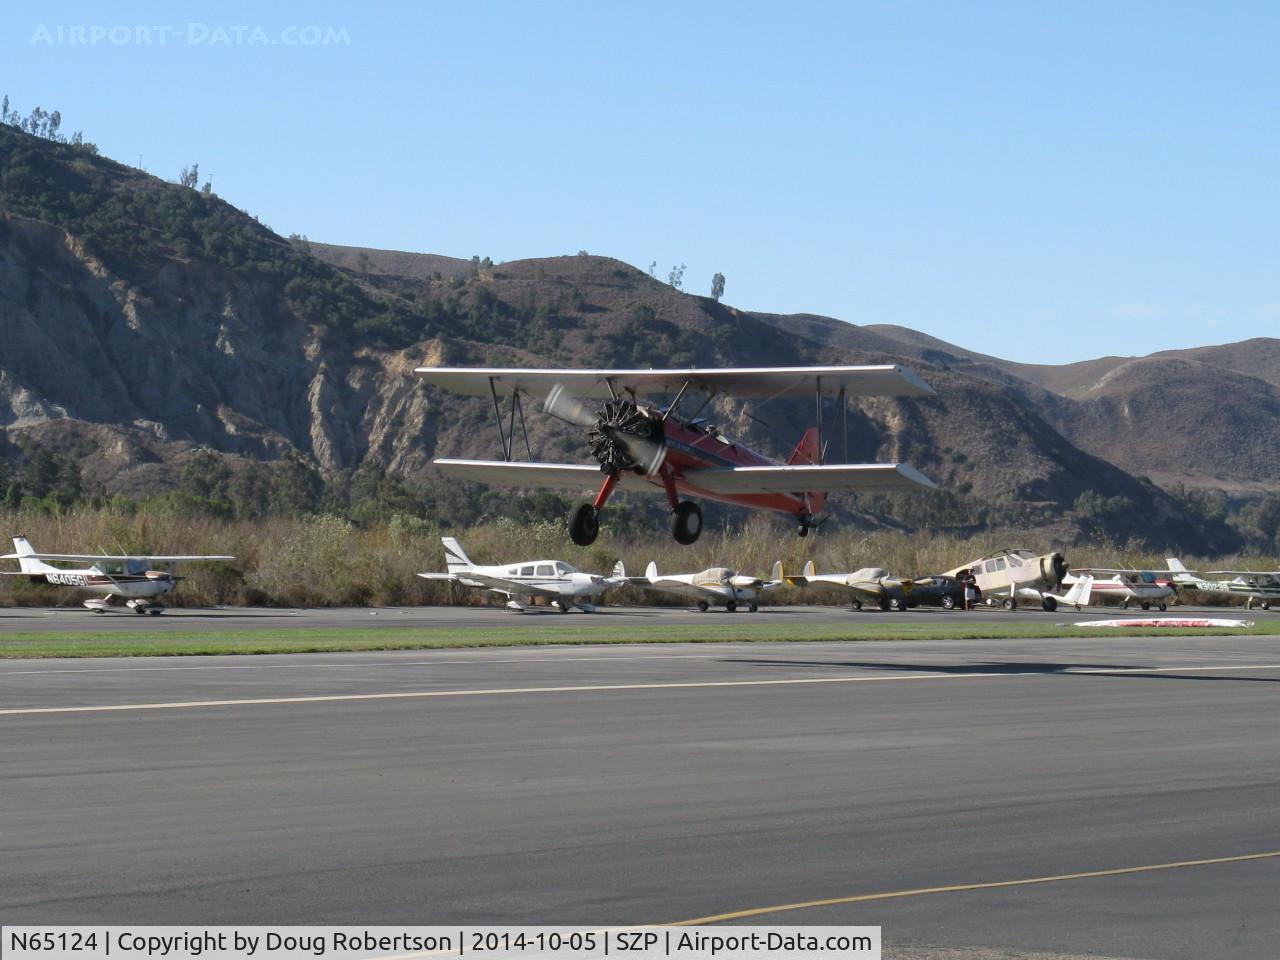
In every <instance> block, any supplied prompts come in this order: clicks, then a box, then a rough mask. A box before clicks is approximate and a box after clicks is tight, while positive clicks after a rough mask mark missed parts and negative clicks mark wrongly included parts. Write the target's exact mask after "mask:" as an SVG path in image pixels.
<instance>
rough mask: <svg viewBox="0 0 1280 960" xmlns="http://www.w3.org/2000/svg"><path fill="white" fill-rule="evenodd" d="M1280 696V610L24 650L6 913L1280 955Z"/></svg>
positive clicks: (0, 860)
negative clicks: (749, 929) (837, 630)
mask: <svg viewBox="0 0 1280 960" xmlns="http://www.w3.org/2000/svg"><path fill="white" fill-rule="evenodd" d="M842 615H844V616H849V614H847V613H844V614H842ZM912 616H914V615H912ZM1006 616H1007V615H1006ZM1036 616H1037V618H1039V616H1040V615H1036ZM122 619H123V618H122ZM138 619H139V620H142V618H138ZM175 619H177V618H175ZM562 619H563V621H564V622H573V621H574V620H576V619H581V620H584V621H590V620H591V618H589V617H581V618H575V617H565V618H562ZM96 622H99V621H97V620H95V623H96ZM1278 695H1280V638H1277V637H1260V636H1241V637H1212V638H1196V637H1181V636H1178V637H1154V638H1138V637H1107V638H1090V637H1085V638H1081V637H1072V638H1070V639H1061V640H1002V641H945V642H932V641H916V642H911V643H897V644H895V643H868V642H863V643H858V644H839V643H813V644H777V645H775V644H725V645H715V646H714V647H707V646H701V645H697V644H681V645H671V646H666V645H664V646H663V647H661V648H654V647H643V646H622V647H540V648H531V647H526V648H502V649H487V650H466V651H460V650H442V651H431V652H424V651H405V652H398V653H388V652H379V653H368V654H341V655H334V654H329V655H306V656H299V655H295V656H260V657H217V658H194V657H193V658H182V659H119V660H29V661H18V660H10V661H2V662H0V776H2V777H3V779H2V780H0V783H2V784H3V788H2V792H0V922H4V923H64V924H65V923H95V924H102V923H108V922H110V923H128V924H160V923H170V924H176V923H197V922H199V923H240V924H250V923H325V924H328V923H335V924H341V923H359V924H368V923H455V922H456V923H573V924H615V923H622V924H638V923H661V922H674V921H680V920H691V919H696V918H708V917H714V918H720V922H729V923H733V922H750V923H780V924H798V923H808V924H820V923H840V924H842V923H870V924H880V925H882V926H883V928H884V933H885V940H886V943H887V944H889V945H891V946H890V948H889V949H887V950H886V953H885V955H886V956H887V957H925V956H928V957H946V958H953V957H962V956H963V957H970V956H992V955H994V956H1018V957H1021V956H1025V955H1027V954H1029V953H1031V952H1033V951H1041V952H1044V953H1046V954H1049V955H1052V956H1061V955H1082V954H1088V955H1090V956H1105V957H1136V958H1169V960H1182V958H1186V960H1191V958H1195V960H1201V958H1205V957H1214V958H1258V960H1274V958H1275V956H1276V955H1277V945H1278V944H1280V911H1277V910H1276V904H1277V903H1280V806H1278V805H1277V803H1276V798H1277V796H1278V795H1280V737H1277V727H1276V720H1277V696H1278ZM1273 854H1274V855H1276V856H1272V855H1273ZM1055 878H1057V879H1055ZM1067 878H1070V879H1067ZM1026 881H1043V882H1026ZM926 891H934V892H926ZM868 897H874V898H876V899H866V898H868ZM831 900H835V901H837V902H834V903H828V904H827V905H824V906H810V907H804V908H799V909H794V910H789V911H783V912H778V911H776V909H774V908H777V907H778V906H780V905H786V904H799V903H810V902H813V901H831ZM752 910H765V911H766V912H764V913H762V914H759V915H755V916H752V915H749V914H745V913H744V911H752ZM928 945H933V946H931V947H930V946H928ZM969 948H973V950H970V949H969ZM979 948H983V949H987V950H991V951H995V953H994V954H989V953H983V952H981V951H980V949H979ZM957 951H958V952H957ZM974 951H978V952H974Z"/></svg>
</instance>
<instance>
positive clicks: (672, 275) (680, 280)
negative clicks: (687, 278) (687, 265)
mask: <svg viewBox="0 0 1280 960" xmlns="http://www.w3.org/2000/svg"><path fill="white" fill-rule="evenodd" d="M667 283H669V284H671V286H673V287H675V288H676V289H677V290H679V289H680V288H681V287H683V286H684V264H683V263H682V264H680V266H678V267H672V268H671V271H670V272H669V273H668V274H667Z"/></svg>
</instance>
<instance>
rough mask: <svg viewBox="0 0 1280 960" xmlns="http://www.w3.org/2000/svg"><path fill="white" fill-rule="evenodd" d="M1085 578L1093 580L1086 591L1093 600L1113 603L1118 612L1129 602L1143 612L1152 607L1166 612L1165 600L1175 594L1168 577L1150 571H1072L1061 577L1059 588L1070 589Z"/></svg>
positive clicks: (1166, 602) (1103, 569) (1106, 569)
mask: <svg viewBox="0 0 1280 960" xmlns="http://www.w3.org/2000/svg"><path fill="white" fill-rule="evenodd" d="M1085 577H1091V578H1092V579H1093V583H1092V584H1091V587H1090V590H1091V592H1092V595H1093V596H1094V597H1096V598H1098V599H1101V600H1115V601H1117V602H1118V603H1119V606H1120V609H1121V610H1127V609H1129V604H1131V603H1137V604H1139V605H1140V606H1141V607H1142V609H1143V610H1150V609H1151V608H1152V607H1153V606H1154V607H1156V608H1157V609H1159V610H1167V609H1168V607H1169V604H1168V599H1169V597H1172V596H1173V595H1174V593H1175V590H1174V587H1173V586H1172V583H1171V579H1172V578H1171V577H1170V576H1169V574H1167V573H1163V572H1157V571H1153V570H1121V569H1113V568H1110V567H1089V568H1084V569H1080V570H1072V571H1071V572H1070V573H1068V574H1067V575H1066V576H1065V577H1063V578H1062V585H1063V586H1064V587H1072V586H1074V585H1075V584H1076V583H1078V582H1079V581H1080V580H1082V579H1083V578H1085ZM1087 602H1088V601H1086V603H1087Z"/></svg>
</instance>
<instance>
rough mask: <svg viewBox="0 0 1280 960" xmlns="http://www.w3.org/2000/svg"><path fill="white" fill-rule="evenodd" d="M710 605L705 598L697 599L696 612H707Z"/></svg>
mask: <svg viewBox="0 0 1280 960" xmlns="http://www.w3.org/2000/svg"><path fill="white" fill-rule="evenodd" d="M710 606H711V604H709V603H707V601H705V600H699V601H698V612H699V613H706V612H707V608H708V607H710Z"/></svg>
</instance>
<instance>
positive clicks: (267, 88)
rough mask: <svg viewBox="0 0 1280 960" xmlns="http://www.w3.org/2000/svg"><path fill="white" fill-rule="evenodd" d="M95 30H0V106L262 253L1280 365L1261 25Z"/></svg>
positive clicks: (46, 17)
mask: <svg viewBox="0 0 1280 960" xmlns="http://www.w3.org/2000/svg"><path fill="white" fill-rule="evenodd" d="M105 10H107V8H105V7H104V6H103V5H101V4H78V3H64V4H59V5H57V6H56V7H55V6H53V5H50V4H47V3H34V2H27V0H18V2H12V0H11V2H9V3H8V4H6V7H5V11H4V16H3V19H2V20H0V92H5V93H8V95H9V97H10V99H11V101H12V103H13V106H15V107H17V108H19V109H21V110H23V111H24V112H26V111H28V110H29V109H30V108H31V107H33V106H36V105H37V104H38V105H40V106H43V107H45V108H46V109H53V108H57V109H60V110H61V111H62V114H63V117H64V127H66V128H69V129H71V130H74V129H77V128H78V129H83V130H84V131H85V135H86V137H87V138H88V139H91V140H93V141H95V142H96V143H98V144H99V146H100V147H101V148H102V150H103V152H104V153H106V154H107V155H109V156H112V157H114V158H116V159H118V160H121V161H124V162H127V163H133V164H137V163H138V162H139V158H141V162H142V165H143V166H144V167H145V168H146V169H147V170H149V171H151V172H153V173H156V174H158V175H161V176H164V177H167V178H170V179H173V178H176V177H177V175H178V172H179V170H180V169H181V168H182V167H183V166H185V165H187V164H190V163H192V162H198V163H199V164H200V171H201V174H202V179H203V178H205V177H207V178H209V179H211V180H212V182H213V186H214V189H215V190H216V191H217V192H218V193H219V194H220V195H222V196H223V197H225V198H226V199H228V200H230V201H231V202H232V203H234V204H236V205H237V206H239V207H242V208H243V209H246V210H248V211H250V212H251V213H254V214H256V215H258V216H259V217H260V218H261V220H262V221H263V222H264V223H266V224H268V225H270V226H271V227H272V228H274V229H275V230H277V231H278V232H280V233H283V234H288V233H293V232H297V233H302V234H306V235H307V236H308V237H310V238H311V239H313V240H323V241H327V242H333V243H346V244H353V245H360V246H370V247H384V248H390V249H403V250H417V251H425V252H433V253H444V254H450V255H454V256H461V257H469V256H471V255H472V254H479V255H481V256H490V257H493V259H495V260H511V259H516V258H521V257H534V256H550V255H555V254H563V253H575V252H577V251H578V250H580V249H586V250H589V251H591V252H592V253H599V254H606V255H609V256H614V257H618V258H620V259H622V260H626V261H628V262H630V263H633V264H635V265H637V266H639V267H641V268H644V269H647V268H648V265H649V263H650V262H651V261H654V260H656V261H658V265H659V266H658V273H659V275H661V276H665V274H666V272H667V270H668V269H669V268H670V267H671V266H672V265H674V264H678V263H684V264H687V267H688V269H687V271H686V274H685V277H686V280H685V288H686V289H688V290H691V291H694V292H699V293H706V292H707V291H708V288H709V286H710V280H711V276H712V274H713V273H715V272H716V271H722V272H723V273H724V274H725V275H726V277H727V281H728V282H727V289H726V295H725V300H726V301H727V302H729V303H732V304H734V305H736V306H740V307H744V308H748V309H756V310H769V311H776V312H811V313H822V314H827V315H830V316H834V317H839V318H841V319H844V320H848V321H850V322H853V323H859V324H867V323H897V324H902V325H904V326H909V327H913V328H915V329H918V330H923V331H925V332H927V333H931V334H933V335H935V336H939V337H942V338H944V339H947V340H951V341H953V342H956V343H959V344H961V345H963V346H966V347H969V348H972V349H978V350H983V351H988V352H991V353H995V354H997V355H1000V356H1005V357H1009V358H1011V359H1018V360H1026V361H1032V362H1051V363H1052V362H1065V361H1070V360H1079V359H1085V358H1089V357H1094V356H1100V355H1104V354H1134V353H1148V352H1151V351H1154V350H1159V349H1165V348H1172V347H1184V346H1195V345H1200V344H1206V343H1220V342H1226V341H1231V340H1239V339H1244V338H1247V337H1254V336H1275V335H1277V331H1278V330H1280V269H1277V265H1280V202H1278V196H1277V184H1278V183H1280V176H1278V174H1280V162H1278V161H1280V119H1278V118H1277V105H1280V70H1277V69H1276V67H1275V57H1276V49H1275V41H1276V37H1277V36H1280V29H1278V28H1280V5H1278V4H1275V3H1230V2H1228V3H1217V4H1206V3H1185V4H1181V3H1173V2H1166V3H1142V2H1121V3H1102V2H1096V3H1088V2H1070V3H1068V2H1063V3H1053V2H1048V0H1045V2H1034V3H1025V2H1009V3H966V2H958V0H957V2H940V3H922V2H902V3H889V2H882V3H830V4H824V3H787V4H781V3H752V2H740V3H717V2H700V3H693V4H690V3H666V2H645V3H631V4H602V3H587V2H583V3H566V2H554V0H546V2H531V0H530V2H521V3H516V2H510V3H508V2H502V3H476V4H461V3H448V4H445V3H412V4H411V3H404V4H392V3H365V4H360V5H352V4H336V3H330V4H326V3H309V4H305V5H304V4H297V5H293V6H289V5H286V4H277V5H274V6H272V7H266V6H265V5H255V4H243V3H235V2H230V3H218V4H199V3H193V4H186V5H181V4H146V3H134V4H130V3H117V4H113V5H111V6H110V9H109V12H104V11H105ZM95 27H96V28H98V31H97V39H96V40H95V39H94V28H95ZM142 27H150V28H152V29H151V33H150V36H149V37H148V36H147V35H146V34H145V33H144V32H143V31H142V30H140V29H139V28H142ZM73 28H79V29H80V30H81V31H82V35H81V36H79V37H76V36H75V35H74V34H73ZM255 28H256V31H257V32H254V31H255ZM310 28H319V29H318V30H317V29H310ZM326 34H327V35H328V38H329V39H328V41H327V42H326Z"/></svg>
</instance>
